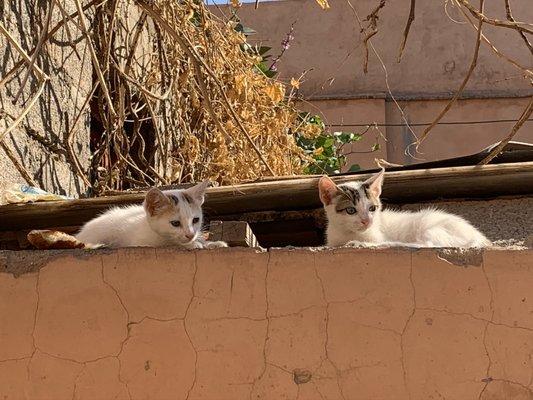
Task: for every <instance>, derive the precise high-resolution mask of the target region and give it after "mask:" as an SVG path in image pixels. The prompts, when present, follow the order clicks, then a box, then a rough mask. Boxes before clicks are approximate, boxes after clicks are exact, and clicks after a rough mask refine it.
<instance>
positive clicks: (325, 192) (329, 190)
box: [318, 176, 339, 206]
mask: <svg viewBox="0 0 533 400" xmlns="http://www.w3.org/2000/svg"><path fill="white" fill-rule="evenodd" d="M338 192H339V188H338V187H337V185H335V182H333V181H332V180H331V179H330V178H328V177H327V176H323V177H322V178H320V180H319V181H318V193H319V194H320V200H322V204H324V205H325V206H329V205H330V204H331V201H332V200H333V198H334V197H335V196H337V193H338Z"/></svg>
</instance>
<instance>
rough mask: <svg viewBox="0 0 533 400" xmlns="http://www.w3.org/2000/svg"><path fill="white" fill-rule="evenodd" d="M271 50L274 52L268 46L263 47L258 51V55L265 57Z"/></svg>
mask: <svg viewBox="0 0 533 400" xmlns="http://www.w3.org/2000/svg"><path fill="white" fill-rule="evenodd" d="M269 50H272V47H268V46H261V47H259V49H258V50H257V53H258V54H259V55H260V56H262V55H264V54H265V53H267V52H268V51H269Z"/></svg>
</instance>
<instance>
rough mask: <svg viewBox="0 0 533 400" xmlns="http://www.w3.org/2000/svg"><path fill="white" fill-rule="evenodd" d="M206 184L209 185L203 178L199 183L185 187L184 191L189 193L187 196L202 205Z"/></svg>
mask: <svg viewBox="0 0 533 400" xmlns="http://www.w3.org/2000/svg"><path fill="white" fill-rule="evenodd" d="M208 186H209V181H208V180H205V181H203V182H201V183H199V184H198V185H196V186H193V187H191V188H189V189H187V190H186V192H187V194H189V196H191V197H192V198H193V199H194V201H195V202H196V203H198V204H200V205H202V204H203V203H204V198H205V190H206V189H207V187H208Z"/></svg>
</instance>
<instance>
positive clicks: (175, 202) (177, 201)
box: [168, 194, 179, 205]
mask: <svg viewBox="0 0 533 400" xmlns="http://www.w3.org/2000/svg"><path fill="white" fill-rule="evenodd" d="M168 197H169V198H170V199H171V200H172V201H173V202H174V204H175V205H178V203H179V200H178V197H177V196H175V195H173V194H171V195H169V196H168Z"/></svg>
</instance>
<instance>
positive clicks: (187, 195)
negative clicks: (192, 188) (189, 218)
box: [182, 192, 193, 204]
mask: <svg viewBox="0 0 533 400" xmlns="http://www.w3.org/2000/svg"><path fill="white" fill-rule="evenodd" d="M182 195H183V198H184V199H185V200H186V201H187V203H189V204H192V202H193V201H192V197H191V196H189V194H188V193H185V192H183V193H182Z"/></svg>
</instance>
